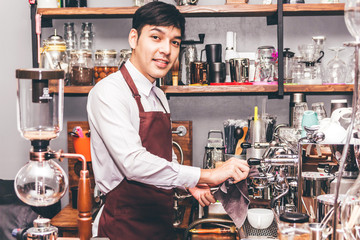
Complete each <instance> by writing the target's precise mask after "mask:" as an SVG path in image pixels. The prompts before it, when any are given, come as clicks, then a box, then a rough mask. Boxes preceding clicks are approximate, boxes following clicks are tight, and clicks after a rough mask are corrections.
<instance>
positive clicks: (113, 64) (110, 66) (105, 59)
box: [94, 49, 118, 84]
mask: <svg viewBox="0 0 360 240" xmlns="http://www.w3.org/2000/svg"><path fill="white" fill-rule="evenodd" d="M116 55H117V52H116V50H113V49H103V50H97V51H96V52H95V67H94V79H95V84H96V83H98V82H99V81H100V80H101V79H103V78H105V77H106V76H108V75H110V74H112V73H114V72H116V71H117V70H118V64H117V60H116Z"/></svg>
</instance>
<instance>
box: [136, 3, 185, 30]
mask: <svg viewBox="0 0 360 240" xmlns="http://www.w3.org/2000/svg"><path fill="white" fill-rule="evenodd" d="M145 25H152V26H165V27H170V26H174V27H176V28H178V29H180V30H181V37H183V36H184V33H185V18H184V16H183V15H182V14H181V13H180V11H179V10H178V9H177V8H176V7H175V6H174V5H171V4H167V3H164V2H157V1H156V2H150V3H148V4H145V5H144V6H142V7H140V8H139V9H138V10H136V12H135V14H134V16H133V22H132V28H134V29H136V30H137V32H138V34H139V36H140V34H141V30H142V28H143V27H144V26H145Z"/></svg>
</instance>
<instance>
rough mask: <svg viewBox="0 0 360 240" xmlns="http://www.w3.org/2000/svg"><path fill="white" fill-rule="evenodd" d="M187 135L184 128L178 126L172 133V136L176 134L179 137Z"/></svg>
mask: <svg viewBox="0 0 360 240" xmlns="http://www.w3.org/2000/svg"><path fill="white" fill-rule="evenodd" d="M186 133H187V129H186V127H185V126H182V125H181V126H178V127H177V128H176V130H175V131H172V134H177V135H178V136H179V137H183V136H185V135H186Z"/></svg>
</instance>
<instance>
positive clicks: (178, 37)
mask: <svg viewBox="0 0 360 240" xmlns="http://www.w3.org/2000/svg"><path fill="white" fill-rule="evenodd" d="M150 31H156V32H159V33H161V34H165V32H164V31H163V30H161V29H160V28H157V27H153V28H151V29H150ZM175 38H176V39H178V40H181V39H182V38H181V36H175Z"/></svg>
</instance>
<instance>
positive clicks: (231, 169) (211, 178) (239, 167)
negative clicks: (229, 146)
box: [198, 157, 250, 186]
mask: <svg viewBox="0 0 360 240" xmlns="http://www.w3.org/2000/svg"><path fill="white" fill-rule="evenodd" d="M249 171H250V168H249V165H248V163H247V162H246V161H245V160H240V159H237V158H233V157H232V158H230V159H229V160H227V161H226V162H224V163H223V164H221V165H220V166H219V167H217V168H215V169H201V175H200V180H199V182H198V184H203V183H205V184H208V185H209V186H217V185H219V184H221V183H223V182H225V181H226V180H227V179H229V178H232V179H233V180H234V181H233V182H234V183H238V182H240V181H242V180H244V179H246V178H247V176H248V174H249Z"/></svg>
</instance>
